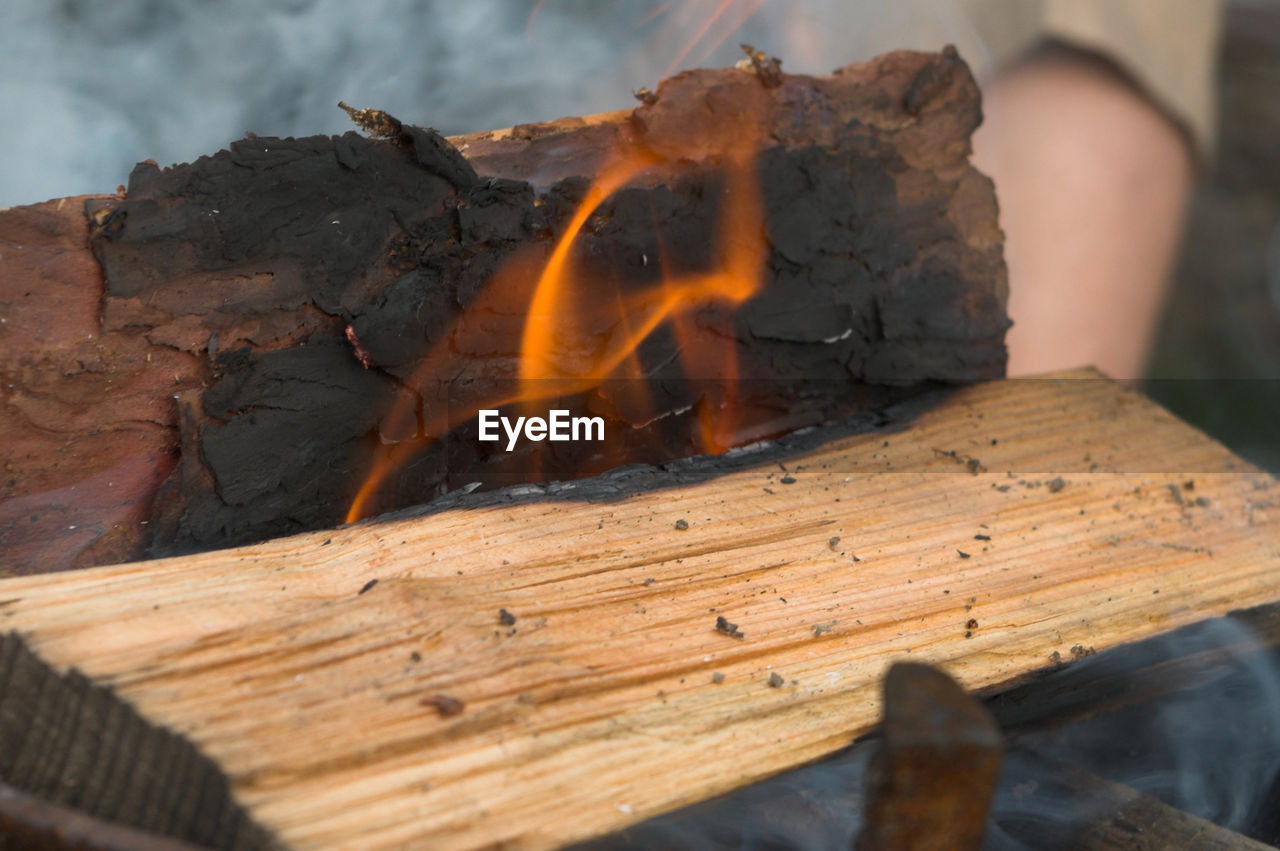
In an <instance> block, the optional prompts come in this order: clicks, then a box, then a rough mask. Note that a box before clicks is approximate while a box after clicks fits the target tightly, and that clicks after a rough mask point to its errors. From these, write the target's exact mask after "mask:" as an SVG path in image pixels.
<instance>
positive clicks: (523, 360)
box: [346, 146, 768, 522]
mask: <svg viewBox="0 0 1280 851" xmlns="http://www.w3.org/2000/svg"><path fill="white" fill-rule="evenodd" d="M724 161H725V165H724V172H725V184H724V195H723V197H722V199H721V205H720V206H721V210H722V212H721V215H720V219H719V222H718V233H717V235H716V245H715V247H714V248H715V251H716V255H717V256H716V258H715V262H714V263H713V265H712V271H709V272H702V273H692V274H683V275H674V276H672V275H667V276H664V278H663V280H662V281H661V282H660V283H659V284H657V285H654V286H651V287H649V288H647V289H644V290H641V291H639V292H631V293H626V294H624V293H622V292H620V291H619V292H618V293H617V295H616V297H615V298H612V299H610V298H608V297H602V295H601V290H602V287H601V285H600V284H601V282H600V281H598V280H594V279H593V278H592V277H591V276H589V275H586V274H584V273H582V271H581V270H579V269H578V268H577V267H576V264H575V263H574V259H573V250H574V245H575V242H576V241H577V240H578V238H579V236H580V235H581V234H582V232H583V230H584V228H585V227H586V226H587V224H588V222H589V221H590V220H591V217H592V215H594V214H595V213H596V211H597V210H598V209H599V208H600V206H601V205H602V204H603V203H604V202H606V201H607V200H608V199H609V198H610V197H611V196H613V195H614V194H615V193H616V192H617V191H618V190H620V189H622V188H624V187H625V186H627V185H629V184H631V183H634V182H635V181H636V180H637V179H639V178H641V177H643V176H645V175H651V176H656V177H661V176H663V175H667V174H669V173H671V172H672V171H673V170H674V169H675V165H674V164H673V163H671V162H669V161H665V160H662V159H661V158H659V157H658V156H656V155H655V154H652V153H650V152H647V151H633V152H631V153H630V154H628V155H626V156H624V157H622V158H620V159H619V160H618V162H616V163H615V164H614V165H613V166H611V167H609V168H606V169H605V170H604V171H603V172H602V173H601V175H600V176H599V177H598V178H597V179H596V180H595V182H594V183H593V184H592V185H591V187H590V188H589V189H588V191H587V194H586V196H585V197H584V199H583V201H582V203H581V204H580V205H579V207H578V208H577V210H576V211H575V213H574V215H573V217H572V218H571V219H570V221H569V223H568V225H567V227H566V229H565V232H564V234H563V235H562V236H561V237H560V239H559V241H558V242H557V244H556V246H555V248H554V250H553V251H552V253H551V256H550V258H549V259H548V260H547V262H546V264H545V265H544V266H543V267H542V269H541V272H540V273H539V274H538V276H537V279H536V283H535V284H534V285H533V287H532V295H531V297H529V301H528V310H527V312H526V314H525V319H524V328H523V332H522V336H521V345H520V361H519V372H518V376H517V378H518V381H517V386H516V389H515V391H514V393H511V394H510V395H507V396H505V397H503V398H495V399H488V400H484V401H483V403H481V404H475V405H468V406H467V409H466V410H462V411H458V412H456V413H454V412H450V411H449V410H448V406H441V408H440V410H439V411H438V412H437V413H435V414H433V415H432V416H431V417H430V418H429V419H428V420H427V422H425V423H424V424H423V428H422V434H423V437H425V438H426V439H427V440H428V441H430V440H438V439H440V438H442V437H443V436H444V435H445V434H447V433H448V431H449V430H450V429H452V428H453V427H455V426H456V425H458V424H459V423H461V422H463V421H465V420H466V419H469V418H471V417H473V416H475V415H476V413H477V412H478V411H479V410H480V409H481V408H499V407H502V406H504V405H511V404H516V403H528V402H534V401H539V400H545V399H548V398H552V397H556V396H560V395H568V394H574V393H580V392H583V391H587V390H591V389H594V388H596V387H598V386H600V384H602V383H603V382H604V381H605V380H607V379H609V378H621V377H624V376H626V375H631V376H636V375H639V374H640V372H641V370H640V367H639V363H638V361H637V360H636V351H637V349H638V347H639V346H640V344H641V343H642V342H643V341H644V340H645V339H646V338H647V337H649V335H650V334H652V333H653V332H654V331H655V330H656V329H658V328H659V327H661V326H662V325H663V324H664V323H667V322H670V323H671V327H672V330H673V333H674V335H675V337H676V340H677V342H678V344H679V348H680V351H681V359H682V365H683V366H684V368H685V374H686V376H687V377H688V378H689V379H691V380H692V381H693V382H694V383H695V384H696V383H697V382H698V381H699V380H701V381H703V382H705V383H706V385H707V386H708V387H710V386H711V385H713V384H714V385H715V386H721V385H722V384H726V383H727V384H731V383H732V381H733V380H734V379H736V378H737V359H736V352H735V350H734V346H735V344H734V343H733V341H732V336H731V335H729V334H712V335H708V334H706V333H698V331H697V329H696V328H695V325H694V322H693V318H692V314H693V311H694V310H695V309H697V308H699V307H701V306H703V305H707V304H722V305H726V306H734V305H738V304H741V303H742V302H743V301H745V300H747V299H749V298H751V296H753V295H754V294H755V293H756V292H757V291H758V290H759V289H760V287H761V285H762V275H763V269H764V264H765V260H766V255H767V250H768V248H767V241H766V237H765V230H764V207H763V201H762V199H761V197H760V190H759V187H758V186H757V183H756V178H755V173H754V158H753V156H752V155H751V153H749V152H748V151H746V150H745V148H743V146H737V147H736V148H734V149H732V150H729V151H726V152H725V154H724ZM527 264H528V258H527V257H523V256H517V257H516V258H513V259H512V260H511V261H509V262H508V263H507V264H506V266H504V267H503V268H502V269H501V270H500V271H499V273H498V274H497V275H495V277H494V280H492V281H491V282H490V283H489V284H488V285H487V286H486V288H485V290H484V291H483V292H482V293H481V294H480V296H478V297H477V299H476V302H475V303H474V304H472V305H471V306H470V307H469V308H468V313H464V315H463V318H462V321H461V322H460V323H459V326H458V327H456V328H455V331H454V334H455V338H456V335H459V334H462V335H465V334H468V333H474V332H472V331H470V330H468V329H469V327H471V326H468V324H467V322H466V319H467V316H468V314H469V313H470V312H472V311H476V310H483V309H489V308H492V307H493V306H494V305H497V304H507V305H509V304H510V303H511V301H512V299H513V293H516V294H519V293H523V292H527V290H528V284H527V279H528V277H529V275H528V265H527ZM507 309H508V310H509V309H510V308H509V307H508V308H507ZM601 327H607V328H611V329H612V332H611V333H610V334H608V335H605V337H606V339H604V340H600V339H599V335H598V334H596V333H595V332H592V331H590V330H589V329H598V328H601ZM722 330H725V329H722ZM455 343H456V339H455ZM458 348H462V349H465V348H466V347H465V346H461V347H458V346H456V345H450V341H449V340H448V339H447V338H446V339H445V340H444V341H442V342H441V343H438V344H437V345H436V346H435V347H434V348H433V349H432V351H431V352H429V353H428V355H427V356H426V357H425V358H424V359H423V360H422V362H421V363H420V364H419V366H418V367H417V369H416V370H415V373H414V376H413V380H412V381H411V384H412V385H413V386H415V387H421V386H423V385H424V383H425V382H426V381H428V380H433V379H434V380H447V378H448V377H449V376H450V375H452V374H454V372H456V370H454V369H451V368H450V367H451V366H452V364H451V363H450V361H451V359H452V358H455V357H457V355H456V354H455V352H456V351H457V349H458ZM708 369H711V370H713V371H714V372H716V373H718V374H706V371H707V370H708ZM726 379H728V381H727V382H726ZM708 395H710V394H708ZM726 401H731V400H721V404H720V407H722V408H723V407H724V404H725V402H726ZM710 408H711V406H710V405H704V407H703V408H702V409H701V410H700V412H699V419H700V422H701V435H700V437H701V445H702V447H703V449H704V450H705V451H711V452H716V451H722V450H723V449H725V448H727V446H728V435H730V434H731V433H732V423H730V422H728V420H727V419H726V418H723V417H721V418H717V417H716V416H715V415H714V413H713V412H712V411H711V410H710ZM416 416H417V411H416V410H415V408H414V402H413V399H412V397H410V396H408V395H407V394H406V395H402V396H401V397H400V398H399V399H398V401H397V403H396V405H395V406H394V408H393V410H392V411H391V413H390V414H389V416H388V417H387V419H386V420H385V421H384V422H385V423H386V425H387V428H385V429H384V433H393V434H403V433H405V432H406V430H408V431H416V428H409V425H410V422H411V418H416ZM421 448H422V443H421V441H418V442H402V443H397V444H394V445H391V446H383V447H381V450H380V451H379V453H378V457H377V458H376V459H375V460H374V463H373V466H372V469H371V470H370V472H369V474H368V476H367V477H366V478H365V480H364V482H363V484H362V485H361V487H360V489H359V491H358V492H357V494H356V496H355V499H354V500H353V501H352V503H351V507H350V509H349V511H348V512H347V517H346V521H347V522H353V521H356V520H359V519H361V518H363V517H366V516H368V515H369V514H371V513H372V511H371V509H372V507H373V501H374V498H375V497H376V495H377V493H378V491H379V489H380V488H381V486H382V485H383V484H384V482H385V481H386V479H387V477H388V476H390V475H391V474H392V473H393V472H394V471H395V470H396V469H397V468H399V467H400V466H401V465H402V464H403V463H404V462H405V461H406V460H408V458H409V457H410V456H411V455H413V454H414V453H416V452H418V451H419V450H421Z"/></svg>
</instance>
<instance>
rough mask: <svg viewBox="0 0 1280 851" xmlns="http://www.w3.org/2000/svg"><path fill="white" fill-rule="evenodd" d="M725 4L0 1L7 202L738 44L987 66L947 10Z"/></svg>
mask: <svg viewBox="0 0 1280 851" xmlns="http://www.w3.org/2000/svg"><path fill="white" fill-rule="evenodd" d="M718 6H720V2H719V0H677V1H676V2H659V0H628V2H625V3H624V2H617V0H615V2H602V1H601V0H594V1H592V0H545V2H542V3H535V2H533V1H532V0H527V2H506V0H465V2H458V0H364V2H360V3H354V2H348V0H109V1H108V0H4V1H3V3H0V116H3V118H2V119H0V163H2V165H0V207H3V206H6V205H13V204H24V203H33V202H38V201H42V200H45V199H48V198H52V197H58V196H63V195H75V194H81V193H89V192H110V191H111V190H113V189H114V188H115V187H116V186H117V185H118V184H121V183H124V182H125V181H126V180H127V178H128V174H129V171H130V170H131V169H132V167H133V165H134V164H135V163H136V162H138V161H140V160H144V159H154V160H156V161H157V162H159V163H160V164H161V165H169V164H172V163H177V162H187V161H190V160H192V159H194V158H196V157H198V156H200V155H201V154H207V153H212V152H213V151H216V150H218V149H220V148H223V147H225V146H226V145H227V143H228V142H230V141H233V140H234V139H237V138H239V137H240V136H242V135H243V134H244V133H245V132H247V131H252V132H255V133H258V134H261V135H278V136H289V135H311V134H317V133H337V132H343V131H345V130H347V129H350V126H351V125H350V124H349V122H348V121H347V118H346V116H345V115H344V114H343V113H342V112H340V111H339V110H338V109H337V108H336V106H335V105H336V103H337V102H338V100H340V99H341V100H345V101H346V102H348V103H351V104H354V105H357V106H372V107H377V108H381V109H385V110H387V111H389V112H391V113H392V114H393V115H396V116H397V117H399V118H401V119H403V120H406V121H410V122H413V123H416V124H423V125H427V126H432V127H435V128H436V129H438V130H440V131H442V132H444V133H446V134H454V133H465V132H470V131H475V130H484V129H492V128H498V127H507V126H511V125H512V124H518V123H522V122H528V121H538V120H545V119H550V118H555V117H559V116H563V115H585V114H590V113H593V112H602V111H606V110H611V109H620V108H623V107H627V106H630V105H631V104H633V103H634V101H632V99H631V92H632V91H633V90H634V89H636V88H638V87H640V86H653V85H655V84H656V83H657V82H658V80H659V79H660V78H661V77H662V76H664V75H666V74H670V73H673V72H674V71H677V70H679V69H681V68H685V67H694V66H723V65H729V64H732V63H734V62H735V61H737V60H738V59H740V58H741V53H740V52H739V48H738V43H739V42H742V41H746V42H750V43H752V44H755V45H756V46H757V47H760V48H761V49H764V50H767V51H769V52H771V53H774V54H776V55H779V56H781V57H783V59H784V63H785V65H784V67H785V68H786V70H789V71H798V72H808V73H827V72H829V71H830V70H832V69H833V68H835V67H837V66H839V65H843V64H846V63H848V62H851V61H854V60H858V59H865V58H868V57H869V56H871V55H874V54H875V53H879V52H882V51H884V50H886V49H890V48H892V47H898V46H915V47H922V48H934V49H936V48H938V47H940V46H941V45H942V44H944V43H946V42H948V41H954V42H956V43H958V44H959V45H960V47H961V50H962V52H964V53H966V55H967V56H968V57H969V58H970V59H971V60H972V59H974V58H981V55H982V50H981V47H980V43H979V42H978V41H977V40H976V37H975V36H974V35H973V31H972V29H971V28H970V27H969V25H968V22H967V20H966V18H965V16H964V15H963V14H962V13H960V12H959V11H958V8H959V7H958V6H957V5H956V4H955V3H937V2H931V0H911V2H903V0H898V2H894V0H865V2H860V3H856V4H855V3H849V2H847V0H735V2H733V3H732V4H731V5H730V6H729V7H728V8H727V11H725V13H724V14H723V15H722V16H721V17H720V18H718V19H716V20H714V21H712V17H713V15H714V12H715V10H716V8H717V7H718ZM708 22H710V23H708ZM704 31H705V32H704ZM700 33H701V34H702V37H701V38H699V37H698V36H699V34H700Z"/></svg>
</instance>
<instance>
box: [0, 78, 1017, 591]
mask: <svg viewBox="0 0 1280 851" xmlns="http://www.w3.org/2000/svg"><path fill="white" fill-rule="evenodd" d="M764 82H770V83H776V85H765V84H764ZM354 112H355V113H357V115H356V117H357V118H359V119H360V120H361V121H362V123H364V124H366V125H368V126H371V127H373V128H374V129H375V130H376V131H377V133H378V135H379V136H380V138H376V139H368V138H364V137H362V136H360V135H358V134H356V133H348V134H346V135H344V136H340V137H332V138H331V137H312V138H306V139H267V138H248V139H245V140H243V141H241V142H238V143H235V144H233V145H232V146H231V147H230V150H228V151H223V152H220V153H218V154H216V155H214V156H212V157H206V158H201V159H200V160H198V161H197V162H195V163H193V164H191V165H186V166H179V167H176V168H173V169H169V170H160V169H158V168H156V167H155V166H154V165H150V164H142V165H140V166H139V167H138V168H137V169H136V170H135V171H134V173H133V175H132V176H131V178H130V185H129V189H128V192H127V193H126V194H125V196H124V197H123V198H91V199H88V201H87V202H86V208H87V210H88V212H89V214H90V223H89V232H88V234H87V240H88V243H89V244H91V245H92V249H93V252H94V254H95V256H96V257H97V258H98V260H99V261H100V263H101V274H102V278H99V273H98V270H97V269H95V268H94V267H93V266H92V264H91V263H90V261H89V259H88V257H87V255H86V254H85V250H84V246H85V240H86V234H85V231H84V228H83V226H82V225H81V224H80V223H79V222H78V221H77V220H76V214H75V212H74V207H75V205H76V203H78V202H72V203H70V204H68V203H66V202H65V199H64V201H63V202H58V203H57V204H54V205H44V206H41V207H35V208H22V209H18V210H13V211H7V212H5V213H2V214H0V216H3V220H0V228H3V229H4V230H5V231H6V232H7V233H10V234H18V235H20V238H19V239H16V240H15V242H17V243H20V244H21V245H22V246H23V247H22V248H21V250H20V251H18V252H17V254H16V255H14V254H12V253H11V252H9V251H6V252H5V255H4V260H3V262H4V263H5V264H6V267H7V268H6V271H9V269H12V270H14V271H16V274H6V275H5V276H0V277H2V278H3V281H4V283H3V285H2V286H4V287H5V294H4V295H3V297H2V298H3V300H4V303H5V310H6V314H7V315H8V317H9V322H10V327H14V325H15V324H16V325H18V326H19V327H20V328H21V329H22V332H23V333H22V334H20V335H18V336H17V337H14V338H11V340H12V341H11V342H9V343H8V344H7V345H9V346H10V347H11V348H10V350H9V351H8V352H7V355H8V356H7V357H6V359H5V362H6V363H7V364H10V367H9V368H7V369H6V375H5V376H3V378H4V381H5V386H7V388H8V389H7V390H6V391H5V401H6V405H5V407H4V409H3V413H2V414H0V415H2V416H3V417H4V419H5V422H4V423H3V426H4V427H5V429H6V431H7V432H8V433H9V434H11V435H13V436H14V437H13V440H12V442H11V443H10V446H9V447H8V449H7V452H8V459H7V468H8V469H9V470H10V476H9V479H8V481H7V482H6V485H5V491H4V497H5V503H4V505H3V507H0V530H3V531H0V534H2V535H3V544H2V545H3V547H4V552H5V561H6V564H7V566H8V569H9V570H12V571H18V572H24V571H29V570H33V569H36V568H37V566H38V567H40V568H42V569H50V568H54V567H60V566H62V567H65V566H71V565H75V564H92V563H101V562H104V561H114V560H120V559H122V558H124V557H134V556H140V555H143V554H144V553H150V554H162V553H166V552H177V551H190V550H199V549H208V548H212V547H219V546H227V545H231V544H236V543H242V542H246V541H251V540H260V539H263V538H267V537H271V536H275V535H281V534H286V533H292V532H297V531H299V530H303V529H316V528H323V527H326V526H331V525H334V524H336V523H338V522H340V521H342V520H344V519H356V518H358V517H361V516H365V515H367V514H370V513H373V512H375V511H378V510H385V509H390V508H396V507H402V506H406V505H411V504H417V503H421V502H424V501H426V500H428V499H429V498H431V497H432V496H434V495H436V494H438V493H440V492H441V491H442V490H446V489H451V488H457V487H461V486H464V485H473V483H477V482H478V483H482V484H494V483H497V484H501V483H509V482H511V481H517V480H526V479H532V480H546V479H553V478H554V479H562V478H571V477H574V476H581V475H587V474H592V473H596V472H599V471H601V470H603V469H607V468H609V467H613V466H617V465H619V464H624V463H628V462H635V461H647V462H653V461H661V460H667V459H670V458H675V457H683V456H686V455H689V454H693V453H696V452H707V451H710V452H718V451H722V450H724V449H725V448H726V447H728V446H733V445H739V444H742V443H747V442H750V441H753V440H757V439H759V438H760V437H764V436H769V435H776V434H780V433H784V432H786V431H789V430H793V429H796V428H800V427H804V426H809V425H813V424H815V423H819V422H823V421H830V420H833V419H838V418H841V417H845V416H848V415H851V414H855V413H858V412H860V411H866V410H871V409H875V408H879V407H883V406H884V405H886V404H889V403H892V402H893V401H895V400H898V399H901V398H904V397H905V396H906V395H908V394H910V393H912V392H918V391H919V389H920V388H921V387H924V386H927V385H928V384H929V383H930V382H939V381H941V382H967V381H974V380H979V379H988V378H993V377H997V376H999V375H1000V374H1001V373H1002V371H1003V364H1004V349H1003V333H1004V330H1005V327H1006V326H1007V324H1008V322H1007V319H1006V317H1005V314H1004V300H1005V281H1004V272H1003V266H1002V261H1001V258H1000V233H999V230H998V229H997V227H996V222H995V203H994V199H993V196H992V192H991V185H990V182H989V181H988V180H987V179H986V178H984V177H982V176H981V175H980V174H978V173H977V172H976V171H974V170H973V169H972V167H971V166H969V164H968V162H967V154H968V150H969V145H968V138H969V134H970V133H971V132H972V130H973V129H974V127H975V126H976V125H977V123H978V122H979V120H980V111H979V105H978V94H977V89H976V87H975V86H974V84H973V81H972V79H971V77H970V76H969V74H968V72H967V70H966V69H965V68H964V66H963V64H962V63H960V62H959V60H958V59H957V58H956V57H955V56H954V53H947V54H943V55H940V56H939V55H931V54H916V53H896V54H891V55H888V56H885V57H882V58H880V59H878V60H875V61H874V62H871V63H868V64H865V65H853V66H849V67H847V68H845V69H842V70H841V71H839V72H837V74H836V75H834V76H832V77H802V76H787V75H783V76H781V77H780V78H778V79H771V80H769V81H762V79H761V78H760V77H758V76H757V75H756V74H754V73H751V72H745V71H741V70H736V69H728V70H723V71H697V72H687V73H684V74H681V75H679V76H677V77H675V78H672V79H670V80H667V81H665V82H664V83H663V84H662V85H661V86H660V87H659V88H658V90H657V92H656V95H655V96H653V97H651V98H647V99H646V102H645V103H643V104H642V105H640V106H639V107H637V108H636V109H634V110H633V111H631V112H622V113H614V114H609V115H605V116H597V117H594V118H591V119H577V120H572V119H571V120H562V121H559V122H552V123H550V124H546V125H534V126H524V127H517V128H513V129H511V130H510V131H505V132H501V133H488V134H478V135H475V136H470V137H462V138H459V139H455V140H452V141H450V140H445V139H443V138H441V137H440V136H438V135H436V134H434V133H433V132H431V131H429V130H424V129H421V128H417V127H411V126H408V125H404V124H401V123H400V122H398V121H396V120H395V119H393V118H391V117H390V116H386V115H385V114H382V113H377V112H376V111H354ZM15 257H16V259H14V258H15ZM50 285H52V286H50ZM37 286H39V290H44V291H45V292H52V293H54V294H56V300H54V299H53V298H50V297H48V296H46V297H45V300H44V301H41V299H40V298H39V297H33V296H32V295H31V293H33V292H37V291H39V290H38V289H37ZM15 318H16V321H15ZM46 320H47V323H46ZM552 408H556V409H563V410H566V411H571V412H572V414H573V416H575V417H583V418H587V419H591V420H594V418H596V417H599V418H601V420H602V421H603V422H604V423H605V424H606V425H605V426H603V427H602V428H603V429H604V430H605V431H607V433H608V439H607V440H606V441H605V442H604V444H603V445H600V444H597V443H579V444H574V445H568V444H556V445H551V444H548V443H534V442H526V443H524V445H522V446H517V447H515V451H510V452H508V451H505V448H506V447H505V446H504V445H499V444H495V443H490V442H485V441H482V440H480V439H478V438H479V437H480V436H481V435H480V429H481V423H480V422H479V420H478V415H479V412H480V411H481V410H494V411H495V412H497V413H499V414H502V415H506V414H510V415H511V417H512V419H513V420H514V418H515V417H516V416H517V415H527V416H530V417H532V416H534V415H535V414H539V413H540V414H541V416H543V417H546V416H547V414H548V411H549V410H550V409H552ZM51 424H53V425H51ZM362 483H363V484H362ZM353 500H354V502H353Z"/></svg>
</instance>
